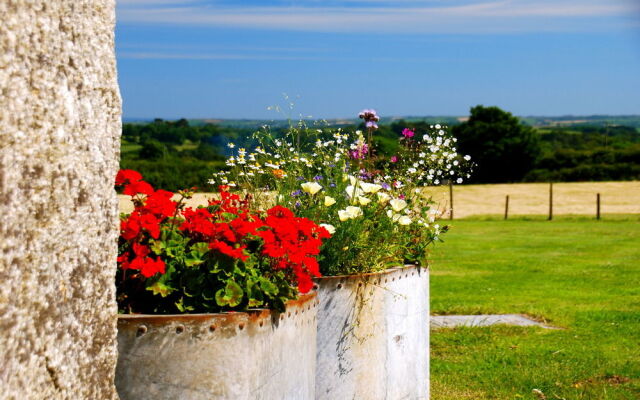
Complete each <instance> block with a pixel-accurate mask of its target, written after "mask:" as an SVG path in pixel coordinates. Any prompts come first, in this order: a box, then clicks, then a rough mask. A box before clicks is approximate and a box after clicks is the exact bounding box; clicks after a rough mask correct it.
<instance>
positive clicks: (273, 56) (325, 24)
mask: <svg viewBox="0 0 640 400" xmlns="http://www.w3.org/2000/svg"><path fill="white" fill-rule="evenodd" d="M116 55H117V59H118V69H119V80H120V88H121V93H122V98H123V108H124V110H123V111H124V117H125V118H153V117H161V118H180V117H186V118H278V115H277V114H275V113H274V112H273V111H269V110H268V109H267V107H268V106H272V105H283V106H285V107H284V108H287V107H286V105H287V104H288V103H289V101H285V100H284V98H283V93H286V94H287V95H288V96H289V98H290V101H291V102H294V103H295V107H294V110H293V112H291V117H294V118H297V117H298V116H300V115H302V116H313V117H314V118H336V117H353V116H355V115H356V114H357V112H358V111H360V109H362V108H371V107H373V108H376V109H377V110H378V111H379V113H380V114H381V115H384V116H391V115H394V116H397V115H466V114H468V111H469V108H470V107H471V106H474V105H477V104H484V105H497V106H500V107H502V108H504V109H506V110H508V111H511V112H513V113H514V114H517V115H570V114H572V115H586V114H640V1H638V0H395V1H388V0H288V1H286V0H242V1H229V0H119V1H118V7H117V29H116Z"/></svg>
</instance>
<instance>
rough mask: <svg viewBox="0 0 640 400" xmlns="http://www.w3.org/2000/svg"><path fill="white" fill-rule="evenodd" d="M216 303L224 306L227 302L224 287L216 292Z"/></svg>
mask: <svg viewBox="0 0 640 400" xmlns="http://www.w3.org/2000/svg"><path fill="white" fill-rule="evenodd" d="M216 303H218V305H219V306H220V307H224V306H226V305H227V304H229V301H228V300H227V298H226V297H225V296H224V289H220V290H218V291H217V292H216Z"/></svg>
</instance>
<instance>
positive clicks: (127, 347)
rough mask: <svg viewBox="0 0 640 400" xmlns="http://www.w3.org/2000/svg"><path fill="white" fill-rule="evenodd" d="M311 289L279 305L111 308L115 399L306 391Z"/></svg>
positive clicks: (299, 398) (310, 391)
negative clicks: (134, 311) (144, 310)
mask: <svg viewBox="0 0 640 400" xmlns="http://www.w3.org/2000/svg"><path fill="white" fill-rule="evenodd" d="M317 309H318V303H317V300H316V295H315V293H311V294H307V295H304V296H301V298H300V299H298V300H295V301H291V302H289V303H287V310H286V312H284V313H282V314H276V313H273V312H270V311H268V310H258V311H255V312H249V313H224V314H185V315H120V316H118V351H119V355H118V365H117V369H116V387H117V389H118V394H119V395H120V399H121V400H134V399H135V400H145V399H153V400H163V399H166V400H169V399H171V400H175V399H181V400H199V399H203V400H204V399H207V400H208V399H233V400H240V399H251V400H253V399H265V400H267V399H269V400H270V399H291V400H306V399H309V400H311V399H313V398H314V390H315V362H316V324H317V321H316V315H317Z"/></svg>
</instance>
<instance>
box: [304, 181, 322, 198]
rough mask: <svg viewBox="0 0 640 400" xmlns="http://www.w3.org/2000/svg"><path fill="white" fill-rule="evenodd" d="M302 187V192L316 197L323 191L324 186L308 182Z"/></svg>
mask: <svg viewBox="0 0 640 400" xmlns="http://www.w3.org/2000/svg"><path fill="white" fill-rule="evenodd" d="M300 186H302V190H303V191H304V192H306V193H309V194H310V195H314V194H316V193H318V192H319V191H320V190H322V186H320V184H318V182H306V183H303V184H302V185H300Z"/></svg>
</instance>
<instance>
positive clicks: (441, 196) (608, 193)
mask: <svg viewBox="0 0 640 400" xmlns="http://www.w3.org/2000/svg"><path fill="white" fill-rule="evenodd" d="M453 190H454V193H453V205H454V217H455V218H456V219H457V218H465V217H470V216H478V215H502V214H504V203H505V196H507V195H509V215H547V213H548V210H549V184H547V183H516V184H497V185H464V186H454V189H453ZM425 191H426V192H427V193H429V194H430V195H431V196H432V197H433V199H434V200H435V201H436V202H437V203H438V205H439V207H440V209H442V210H448V208H449V188H448V187H446V186H438V187H430V188H427V189H425ZM553 193H554V196H553V199H554V200H553V203H554V211H553V212H554V215H593V216H595V213H596V194H597V193H600V195H601V213H602V214H603V215H606V214H640V181H632V182H575V183H555V184H554V185H553ZM208 197H211V194H208V193H197V194H196V195H195V196H194V198H192V199H190V200H189V201H188V202H187V204H188V205H191V206H196V205H199V204H206V199H207V198H208ZM132 209H133V206H132V204H131V201H130V200H129V197H128V196H122V195H121V196H120V211H121V212H131V210H132Z"/></svg>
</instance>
